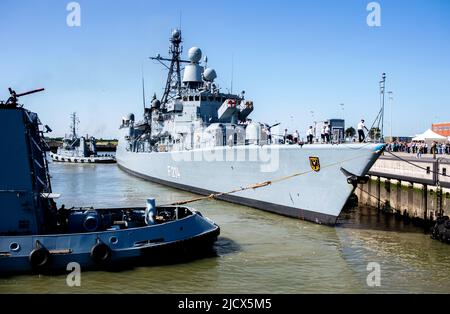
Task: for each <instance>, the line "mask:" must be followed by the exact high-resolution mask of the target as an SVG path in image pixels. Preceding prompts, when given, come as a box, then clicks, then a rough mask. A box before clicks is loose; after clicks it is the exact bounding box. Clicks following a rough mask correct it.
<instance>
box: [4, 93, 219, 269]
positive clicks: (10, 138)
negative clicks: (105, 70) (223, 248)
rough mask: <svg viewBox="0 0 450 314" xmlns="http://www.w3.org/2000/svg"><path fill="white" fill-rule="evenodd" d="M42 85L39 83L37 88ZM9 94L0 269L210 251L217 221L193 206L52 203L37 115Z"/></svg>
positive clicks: (100, 264)
mask: <svg viewBox="0 0 450 314" xmlns="http://www.w3.org/2000/svg"><path fill="white" fill-rule="evenodd" d="M42 90H43V89H42ZM42 90H35V91H31V92H28V93H23V94H17V93H15V92H14V91H13V90H11V89H10V90H9V91H10V94H11V97H10V98H9V99H8V100H7V101H6V102H0V121H2V123H1V124H0V134H1V140H2V147H4V148H8V151H7V152H6V151H3V150H2V152H1V154H0V160H1V162H0V167H1V171H0V174H1V175H0V273H1V274H11V273H17V272H38V273H52V272H57V271H63V270H65V269H66V267H67V265H68V264H69V263H72V262H77V263H79V264H80V266H81V268H82V269H109V268H115V267H116V266H119V265H130V263H131V265H135V263H137V261H138V260H139V261H143V262H145V263H147V262H152V261H154V260H158V259H159V258H160V257H169V258H171V257H180V256H181V255H186V254H190V253H199V252H204V251H211V249H212V246H213V244H214V242H215V241H216V240H217V237H218V235H219V233H220V228H219V226H217V225H216V224H215V223H214V222H213V221H211V220H210V219H208V218H206V217H203V216H202V215H201V213H199V212H197V211H196V210H194V209H191V208H188V207H183V206H167V207H166V206H156V204H155V200H154V199H148V200H147V206H146V207H142V208H106V209H94V208H72V209H66V208H64V206H62V207H61V208H58V207H57V205H56V203H55V199H56V198H58V195H56V194H54V193H53V192H52V187H51V182H50V175H49V171H48V166H47V159H46V147H45V146H46V144H45V141H44V133H46V132H51V129H50V128H49V127H48V126H42V124H41V122H40V120H39V118H38V115H37V114H36V113H33V112H30V111H29V110H27V109H25V108H23V106H22V105H20V104H18V98H19V97H21V96H25V95H29V94H32V93H35V92H39V91H42Z"/></svg>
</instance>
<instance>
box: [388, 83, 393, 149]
mask: <svg viewBox="0 0 450 314" xmlns="http://www.w3.org/2000/svg"><path fill="white" fill-rule="evenodd" d="M388 94H389V103H390V106H389V107H390V111H391V141H393V140H394V138H393V134H392V125H393V124H392V106H393V104H394V93H393V92H388Z"/></svg>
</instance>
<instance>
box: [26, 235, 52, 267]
mask: <svg viewBox="0 0 450 314" xmlns="http://www.w3.org/2000/svg"><path fill="white" fill-rule="evenodd" d="M50 256H51V255H50V252H49V251H48V250H47V249H46V248H45V247H44V246H43V245H42V244H41V242H39V241H36V246H35V248H34V249H33V250H32V251H31V253H30V255H29V256H28V260H29V262H30V264H31V266H32V267H33V268H42V267H45V266H46V265H47V264H48V263H49V261H50Z"/></svg>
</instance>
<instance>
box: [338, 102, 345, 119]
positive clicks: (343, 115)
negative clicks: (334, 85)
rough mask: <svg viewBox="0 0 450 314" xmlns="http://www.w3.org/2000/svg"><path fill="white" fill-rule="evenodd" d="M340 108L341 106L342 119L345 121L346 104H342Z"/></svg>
mask: <svg viewBox="0 0 450 314" xmlns="http://www.w3.org/2000/svg"><path fill="white" fill-rule="evenodd" d="M339 106H341V109H342V119H343V120H345V114H344V104H340V105H339Z"/></svg>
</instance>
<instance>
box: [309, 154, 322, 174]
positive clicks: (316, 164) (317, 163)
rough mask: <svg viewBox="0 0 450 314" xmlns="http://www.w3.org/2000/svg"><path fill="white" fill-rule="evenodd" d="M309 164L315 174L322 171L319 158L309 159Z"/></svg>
mask: <svg viewBox="0 0 450 314" xmlns="http://www.w3.org/2000/svg"><path fill="white" fill-rule="evenodd" d="M309 163H310V165H311V169H312V170H314V171H315V172H319V171H320V159H319V157H309Z"/></svg>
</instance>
